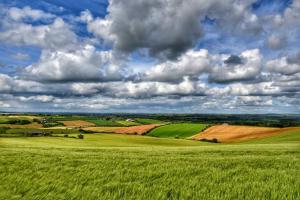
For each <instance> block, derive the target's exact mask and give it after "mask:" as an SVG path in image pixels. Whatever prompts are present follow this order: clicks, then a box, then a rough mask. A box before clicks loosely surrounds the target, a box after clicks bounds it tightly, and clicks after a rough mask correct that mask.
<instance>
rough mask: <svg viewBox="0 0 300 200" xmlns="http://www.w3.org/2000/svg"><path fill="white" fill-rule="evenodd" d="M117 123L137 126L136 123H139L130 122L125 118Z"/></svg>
mask: <svg viewBox="0 0 300 200" xmlns="http://www.w3.org/2000/svg"><path fill="white" fill-rule="evenodd" d="M117 123H119V124H122V125H123V126H138V125H140V124H139V123H137V122H131V121H125V120H121V121H117Z"/></svg>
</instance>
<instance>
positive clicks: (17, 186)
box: [0, 132, 300, 200]
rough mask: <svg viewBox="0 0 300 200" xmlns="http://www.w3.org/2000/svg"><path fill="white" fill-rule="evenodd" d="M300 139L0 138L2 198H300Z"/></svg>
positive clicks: (87, 136) (229, 199) (89, 136)
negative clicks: (220, 141) (215, 141)
mask: <svg viewBox="0 0 300 200" xmlns="http://www.w3.org/2000/svg"><path fill="white" fill-rule="evenodd" d="M299 136H300V134H299V132H295V133H293V134H290V135H287V136H286V137H285V138H284V140H281V139H280V138H278V137H277V136H276V137H277V138H276V139H275V141H276V142H273V143H272V142H271V141H270V139H271V138H268V139H269V140H268V141H260V140H258V141H255V142H252V143H251V144H246V143H243V144H211V143H206V142H199V141H193V140H182V139H169V138H154V137H147V136H143V137H141V136H134V135H132V136H127V135H121V134H87V135H85V138H84V139H83V140H79V139H75V138H63V137H60V138H53V137H52V138H49V137H34V138H28V137H26V138H24V137H21V138H0V199H45V200H48V199H49V200H50V199H51V200H52V199H213V200H217V199H218V200H231V199H249V200H250V199H270V200H272V199H278V200H279V199H280V200H281V199H287V200H294V199H299V198H300V191H299V188H300V177H299V174H300V173H299V172H300V167H299V166H300V160H299V157H300V148H299V143H295V139H296V141H299V138H300V137H299ZM249 191H251V192H249Z"/></svg>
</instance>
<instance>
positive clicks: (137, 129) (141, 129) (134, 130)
mask: <svg viewBox="0 0 300 200" xmlns="http://www.w3.org/2000/svg"><path fill="white" fill-rule="evenodd" d="M158 126H160V125H159V124H149V125H140V126H131V127H124V128H119V129H116V130H115V131H114V132H115V133H120V134H129V135H144V134H146V133H148V132H149V131H150V130H152V129H154V128H155V127H158Z"/></svg>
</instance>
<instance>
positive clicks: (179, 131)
mask: <svg viewBox="0 0 300 200" xmlns="http://www.w3.org/2000/svg"><path fill="white" fill-rule="evenodd" d="M206 126H207V125H206V124H191V123H180V124H168V125H164V126H161V127H158V128H155V129H153V130H152V131H151V132H150V133H148V134H147V135H148V136H155V137H172V138H175V137H176V138H187V137H190V136H192V135H195V134H196V133H199V132H200V131H202V130H203V129H204V128H206Z"/></svg>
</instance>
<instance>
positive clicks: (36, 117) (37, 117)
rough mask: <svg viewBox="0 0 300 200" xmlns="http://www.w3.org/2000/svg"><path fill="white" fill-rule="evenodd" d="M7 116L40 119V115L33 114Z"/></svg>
mask: <svg viewBox="0 0 300 200" xmlns="http://www.w3.org/2000/svg"><path fill="white" fill-rule="evenodd" d="M7 117H8V118H19V119H27V120H30V121H32V120H33V119H41V118H42V117H39V116H33V115H10V116H7Z"/></svg>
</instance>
